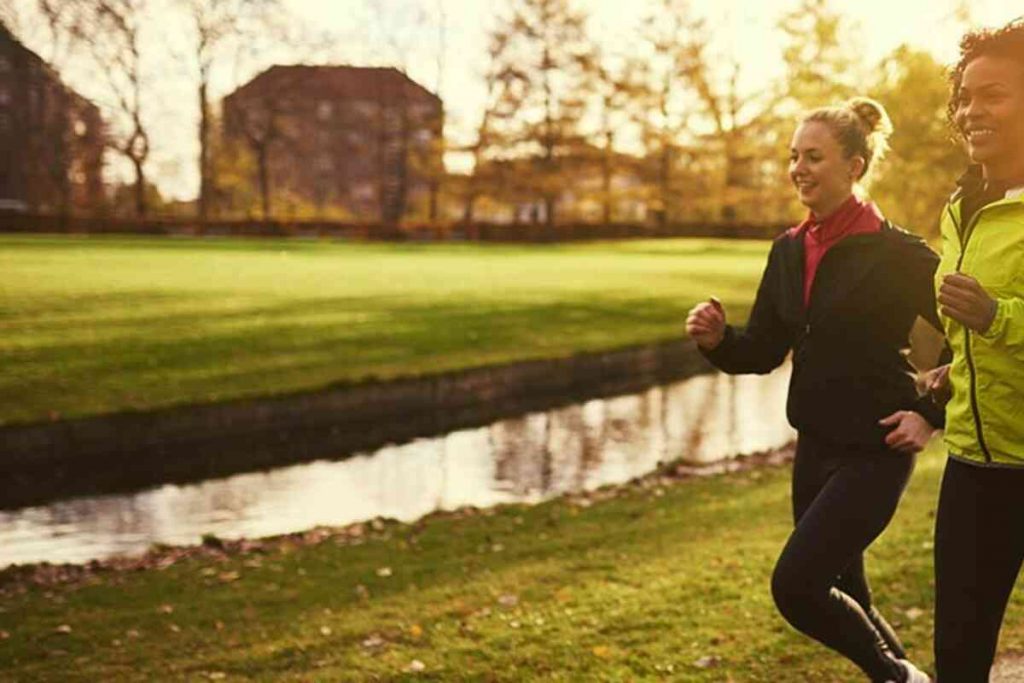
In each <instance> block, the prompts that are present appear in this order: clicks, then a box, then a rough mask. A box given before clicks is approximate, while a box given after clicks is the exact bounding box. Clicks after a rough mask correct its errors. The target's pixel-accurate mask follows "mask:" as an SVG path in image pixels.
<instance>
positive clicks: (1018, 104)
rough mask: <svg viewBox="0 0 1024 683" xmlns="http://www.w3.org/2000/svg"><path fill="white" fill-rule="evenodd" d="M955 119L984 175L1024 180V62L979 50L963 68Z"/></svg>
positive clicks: (971, 155) (973, 159)
mask: <svg viewBox="0 0 1024 683" xmlns="http://www.w3.org/2000/svg"><path fill="white" fill-rule="evenodd" d="M957 95H958V96H957V100H956V114H955V122H956V125H957V127H958V128H959V129H960V132H961V133H962V134H963V136H964V139H965V140H966V141H967V151H968V153H969V154H970V157H971V161H973V162H975V163H977V164H981V166H982V169H983V170H984V172H985V177H987V178H994V179H998V180H1005V181H1020V180H1024V65H1022V64H1020V63H1019V62H1017V61H1015V60H1013V59H1009V58H1006V57H999V56H995V55H983V56H981V57H978V58H976V59H974V60H972V61H971V62H970V63H968V64H967V66H966V67H965V68H964V72H963V76H962V78H961V80H960V89H959V91H958V93H957Z"/></svg>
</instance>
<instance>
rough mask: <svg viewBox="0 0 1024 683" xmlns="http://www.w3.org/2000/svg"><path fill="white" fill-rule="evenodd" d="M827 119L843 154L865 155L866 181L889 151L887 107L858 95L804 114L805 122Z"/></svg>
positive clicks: (864, 175) (889, 123) (861, 175)
mask: <svg viewBox="0 0 1024 683" xmlns="http://www.w3.org/2000/svg"><path fill="white" fill-rule="evenodd" d="M812 121H815V122H818V123H823V124H825V125H826V126H828V128H829V130H830V131H831V132H832V135H833V136H835V139H836V141H837V142H838V143H839V146H840V147H842V149H843V155H844V156H845V157H846V158H847V159H850V158H852V157H855V156H859V157H861V158H862V159H864V168H863V169H861V172H860V175H859V176H857V180H859V181H862V182H864V183H866V182H867V181H866V180H865V177H866V176H867V174H868V170H870V169H871V167H872V165H873V164H874V163H875V162H878V161H881V159H882V158H883V157H885V153H886V152H887V151H889V136H890V135H892V121H891V120H890V119H889V114H888V113H887V112H886V111H885V107H883V106H882V105H881V103H879V102H876V101H875V100H873V99H871V98H869V97H854V98H853V99H851V100H849V101H847V102H844V103H843V104H841V105H839V106H837V107H820V108H818V109H814V110H812V111H810V112H808V113H807V114H805V115H804V117H803V119H802V120H801V123H809V122H812Z"/></svg>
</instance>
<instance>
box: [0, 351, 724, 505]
mask: <svg viewBox="0 0 1024 683" xmlns="http://www.w3.org/2000/svg"><path fill="white" fill-rule="evenodd" d="M708 370H710V366H709V365H708V364H707V363H706V362H705V361H704V360H703V358H702V357H701V356H700V354H699V353H697V351H696V349H695V347H694V345H693V343H692V342H690V341H688V340H677V341H671V342H663V343H659V344H651V345H645V346H638V347H631V348H626V349H619V350H614V351H607V352H601V353H588V354H578V355H575V356H572V357H570V358H563V359H552V360H541V361H528V362H521V363H514V364H510V365H503V366H493V367H485V368H477V369H471V370H464V371H458V372H449V373H443V374H439V375H435V376H430V377H421V378H411V379H398V380H394V381H388V382H366V383H362V384H355V385H349V386H342V387H333V388H328V389H325V390H322V391H317V392H309V393H302V394H292V395H287V396H280V397H273V398H261V399H248V400H239V401H232V402H226V403H219V404H213V405H204V406H192V407H180V408H172V409H167V410H161V411H154V412H148V413H122V414H116V415H104V416H98V417H91V418H83V419H77V420H66V421H60V422H53V423H40V424H33V425H15V426H9V427H2V428H0V453H2V455H0V457H2V461H3V465H2V468H3V469H2V473H0V508H5V509H13V508H18V507H24V506H27V505H35V504H39V503H42V502H46V501H49V500H55V499H59V498H65V497H70V496H76V495H87V494H88V495H91V494H98V493H115V492H123V491H131V490H137V489H139V488H144V487H147V486H154V485H158V484H162V483H185V482H192V481H200V480H203V479H209V478H213V477H222V476H227V475H230V474H234V473H238V472H245V471H252V470H259V469H265V468H270V467H275V466H279V465H284V464H291V463H297V462H304V461H309V460H315V459H318V458H326V457H338V456H340V455H342V454H345V453H351V452H353V451H358V450H366V449H371V448H375V447H379V446H382V445H384V444H388V443H394V442H401V441H406V440H408V439H412V438H416V437H423V436H435V435H438V434H443V433H445V432H448V431H451V430H454V429H460V428H466V427H473V426H478V425H483V424H487V423H489V422H491V421H494V420H497V419H500V418H503V417H509V416H513V415H518V414H522V413H524V412H528V411H533V410H542V409H545V408H552V407H557V406H560V405H565V404H568V403H572V402H577V401H580V400H583V399H587V398H596V397H605V396H613V395H616V394H623V393H631V392H636V391H640V390H642V389H646V388H648V387H651V386H654V385H656V384H661V383H665V382H670V381H675V380H680V379H685V378H686V377H690V376H692V375H695V374H698V373H701V372H706V371H708Z"/></svg>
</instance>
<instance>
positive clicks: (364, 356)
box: [0, 237, 769, 424]
mask: <svg viewBox="0 0 1024 683" xmlns="http://www.w3.org/2000/svg"><path fill="white" fill-rule="evenodd" d="M768 247H769V244H768V243H767V242H759V241H750V242H746V241H734V240H729V241H725V240H719V241H716V240H705V239H692V240H685V239H684V240H664V241H627V242H607V243H593V244H581V245H539V246H495V245H448V244H445V245H394V244H350V243H340V242H312V241H311V242H300V241H294V240H290V241H284V240H226V239H221V240H215V239H209V240H196V239H180V240H176V239H167V238H159V239H158V238H97V237H92V238H87V237H0V366H2V371H0V424H4V423H16V422H32V421H38V420H47V419H56V418H59V417H71V416H82V415H94V414H102V413H110V412H117V411H125V410H149V409H154V408H159V407H164V406H170V405H177V404H199V403H209V402H216V401H222V400H226V399H232V398H239V397H249V396H266V395H278V394H284V393H290V392H296V391H303V390H311V389H317V388H322V387H326V386H329V385H332V384H338V383H346V382H356V381H360V380H366V379H387V378H394V377H398V376H416V375H423V374H427V373H435V372H440V371H445V370H452V369H457V368H467V367H473V366H481V365H488V364H495V363H505V362H509V361H516V360H524V359H534V358H551V357H561V356H568V355H571V354H573V353H576V352H580V351H592V350H598V349H609V348H615V347H621V346H627V345H631V344H638V343H644V342H652V341H655V340H660V339H669V338H673V337H677V336H678V335H680V334H682V324H683V319H684V316H685V314H686V311H687V310H688V308H689V307H690V306H692V305H693V303H694V302H696V301H697V300H699V299H701V298H703V297H705V296H707V295H708V294H716V295H718V296H719V297H720V298H721V299H722V300H723V301H724V302H725V303H726V305H727V306H729V308H730V311H731V312H732V313H733V314H734V317H735V318H736V319H737V320H739V319H743V318H745V317H746V315H747V312H748V309H749V305H750V302H751V301H752V299H753V295H754V292H755V289H756V285H757V280H758V278H759V277H760V273H761V271H762V269H763V266H764V259H765V256H766V254H767V251H768Z"/></svg>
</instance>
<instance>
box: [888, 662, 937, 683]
mask: <svg viewBox="0 0 1024 683" xmlns="http://www.w3.org/2000/svg"><path fill="white" fill-rule="evenodd" d="M896 661H898V662H899V663H900V665H901V666H902V667H903V670H904V671H906V672H907V678H906V682H907V683H932V679H931V677H930V676H928V674H926V673H925V672H923V671H921V670H920V669H918V668H917V667H916V666H914V665H913V664H912V663H910V661H909V660H906V659H898V660H896Z"/></svg>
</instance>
